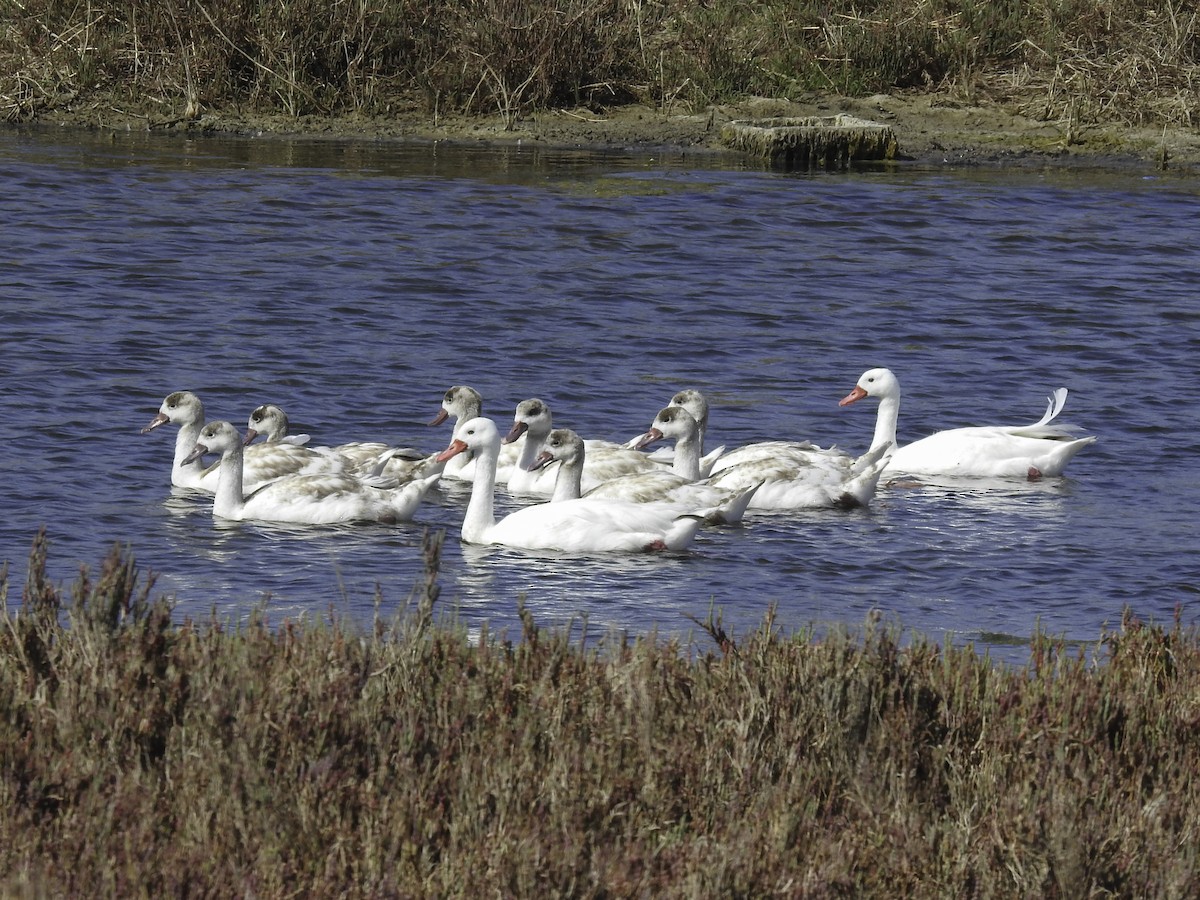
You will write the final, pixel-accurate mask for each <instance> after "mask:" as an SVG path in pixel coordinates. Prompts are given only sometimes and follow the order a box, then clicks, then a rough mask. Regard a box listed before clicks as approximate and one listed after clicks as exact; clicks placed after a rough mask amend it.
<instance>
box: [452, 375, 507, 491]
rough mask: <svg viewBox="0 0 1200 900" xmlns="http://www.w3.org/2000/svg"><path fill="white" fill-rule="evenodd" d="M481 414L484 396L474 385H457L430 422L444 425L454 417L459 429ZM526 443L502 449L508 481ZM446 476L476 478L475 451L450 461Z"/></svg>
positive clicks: (501, 474)
mask: <svg viewBox="0 0 1200 900" xmlns="http://www.w3.org/2000/svg"><path fill="white" fill-rule="evenodd" d="M481 415H483V395H482V394H480V393H479V391H477V390H475V388H473V387H468V386H467V385H465V384H456V385H454V386H453V387H451V388H449V389H448V390H447V391H446V393H445V394H444V395H443V396H442V408H441V410H439V412H438V414H437V415H436V416H434V418H433V419H432V420H431V421H430V423H429V424H430V425H441V424H442V423H443V422H445V421H446V419H453V420H454V424H453V426H452V427H453V430H454V431H457V429H458V426H459V425H460V424H462V423H463V422H466V421H468V420H469V419H474V418H477V417H478V416H481ZM523 446H524V442H523V441H521V442H518V443H513V444H508V445H505V446H504V447H502V448H501V450H500V458H499V460H498V461H497V468H498V471H499V478H500V480H501V481H507V480H508V476H509V474H510V473H511V472H512V467H513V466H514V465H516V462H517V458H518V457H519V456H520V453H521V448H522V447H523ZM435 458H436V457H435ZM442 477H443V478H446V479H450V480H454V481H472V480H474V478H475V459H474V456H473V454H471V453H469V452H467V453H463V454H460V455H459V456H456V457H454V458H452V459H451V460H450V461H449V462H446V463H445V467H444V468H443V469H442Z"/></svg>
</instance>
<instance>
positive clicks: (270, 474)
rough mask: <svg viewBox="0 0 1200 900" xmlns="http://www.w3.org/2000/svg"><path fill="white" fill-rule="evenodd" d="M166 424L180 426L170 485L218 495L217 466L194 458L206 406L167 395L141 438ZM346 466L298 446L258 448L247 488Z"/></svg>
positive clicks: (249, 464) (250, 459)
mask: <svg viewBox="0 0 1200 900" xmlns="http://www.w3.org/2000/svg"><path fill="white" fill-rule="evenodd" d="M166 424H172V425H177V426H179V433H178V434H177V435H176V436H175V458H174V460H173V462H172V463H171V484H173V485H175V486H176V487H183V488H192V489H193V490H201V491H209V492H210V493H211V492H213V491H216V489H217V482H218V480H219V475H218V473H217V466H216V465H212V466H208V467H207V468H206V467H205V465H204V462H203V460H201V459H200V458H199V457H192V456H191V452H192V448H193V447H195V445H196V441H197V440H198V438H199V435H200V430H201V429H202V428H203V427H204V404H203V403H201V402H200V398H199V397H197V396H196V395H195V394H193V393H192V392H191V391H175V392H174V393H171V394H168V395H167V396H166V398H165V399H164V400H163V402H162V404H161V405H160V406H159V408H158V415H156V416H155V417H154V418H153V419H151V420H150V424H148V425H147V426H146V427H145V428H143V429H142V434H146V433H148V432H150V431H153V430H154V429H156V428H159V427H161V426H163V425H166ZM343 469H344V463H343V462H342V461H341V460H339V459H337V458H336V457H334V456H331V455H330V454H326V453H318V452H317V451H315V450H310V449H308V448H307V447H301V446H297V445H295V444H258V445H255V446H253V447H250V448H249V449H248V450H247V452H246V454H245V476H244V479H245V486H246V488H247V489H253V488H255V487H258V486H259V485H262V484H266V483H267V482H268V481H272V480H274V479H276V478H280V477H282V476H284V475H297V474H305V475H311V474H318V473H322V472H341V471H343Z"/></svg>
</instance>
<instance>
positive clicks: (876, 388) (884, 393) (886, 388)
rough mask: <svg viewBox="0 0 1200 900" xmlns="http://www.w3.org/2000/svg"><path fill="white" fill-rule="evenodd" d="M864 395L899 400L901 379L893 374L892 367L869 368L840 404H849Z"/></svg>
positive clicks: (878, 398)
mask: <svg viewBox="0 0 1200 900" xmlns="http://www.w3.org/2000/svg"><path fill="white" fill-rule="evenodd" d="M864 397H874V398H875V399H876V400H885V399H891V400H899V399H900V381H899V380H898V379H897V378H896V376H895V375H894V374H892V370H891V369H883V368H879V369H867V371H865V372H863V374H862V377H861V378H859V379H858V384H856V385H855V386H854V390H852V391H851V392H850V393H849V394H847V395H846V396H845V397H843V398H842V399H841V400H839V401H838V406H849V405H850V404H851V403H855V402H856V401H858V400H861V399H863V398H864Z"/></svg>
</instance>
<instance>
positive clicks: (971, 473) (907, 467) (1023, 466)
mask: <svg viewBox="0 0 1200 900" xmlns="http://www.w3.org/2000/svg"><path fill="white" fill-rule="evenodd" d="M864 397H874V398H876V399H877V400H879V414H878V417H877V418H876V421H875V437H874V439H873V441H872V443H871V448H872V449H873V450H874V449H878V448H881V449H883V450H885V451H886V452H888V453H889V454H890V458H889V460H888V464H887V472H888V474H892V473H905V474H908V475H943V476H953V477H968V478H1008V477H1017V478H1029V479H1037V478H1041V477H1042V476H1057V475H1061V474H1062V473H1063V470H1064V469H1065V468H1066V466H1067V463H1069V462H1070V461H1071V459H1072V457H1074V456H1075V454H1076V453H1078V452H1079V451H1080V450H1082V449H1083V448H1084V447H1086V446H1088V445H1089V444H1091V443H1093V442H1094V441H1095V440H1096V437H1095V435H1082V434H1081V429H1079V428H1078V427H1077V426H1074V425H1062V424H1056V423H1054V419H1055V418H1057V417H1058V414H1059V413H1060V412H1062V409H1063V406H1064V405H1065V404H1066V401H1067V389H1066V388H1058V390H1056V391H1055V392H1054V393H1053V394H1052V395H1051V396H1050V398H1049V402H1048V404H1047V407H1046V413H1045V415H1043V416H1042V418H1041V419H1039V420H1038V421H1037V422H1034V423H1032V424H1030V425H982V426H973V427H966V428H951V429H948V430H945V431H938V432H935V433H934V434H931V435H929V436H928V437H925V438H921V439H920V440H917V441H913V442H912V443H911V444H906V445H904V446H902V447H901V446H899V445H898V444H897V443H896V425H897V421H898V419H899V417H900V381H899V379H897V378H896V376H895V374H893V373H892V371H891V370H890V369H884V368H878V369H870V370H868V371H867V372H865V373H863V376H862V377H861V378H859V379H858V384H857V385H856V386H855V388H854V390H852V391H851V392H850V393H849V394H847V395H846V396H845V397H844V398H843V399H842V400H841V403H840V405H841V406H846V405H848V404H851V403H854V402H856V401H858V400H861V399H862V398H864Z"/></svg>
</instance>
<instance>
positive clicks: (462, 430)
mask: <svg viewBox="0 0 1200 900" xmlns="http://www.w3.org/2000/svg"><path fill="white" fill-rule="evenodd" d="M468 450H470V451H471V452H472V453H475V454H477V455H490V457H491V459H492V460H493V461H494V460H495V459H496V457H498V456H499V455H500V431H499V429H497V428H496V423H495V422H493V421H492V420H491V419H488V418H484V417H483V416H476V417H475V418H473V419H468V420H467V421H466V422H463V423H462V424H461V425H459V426H458V428H456V429H455V430H454V437H453V438H451V439H450V445H449V446H448V447H447V448H446V449H445V450H443V451H442V452H441V453H439V454H438V455H437V461H438V462H446V461H447V460H449V459H453V458H454V457H455V456H458V454H460V453H465V452H466V451H468Z"/></svg>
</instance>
